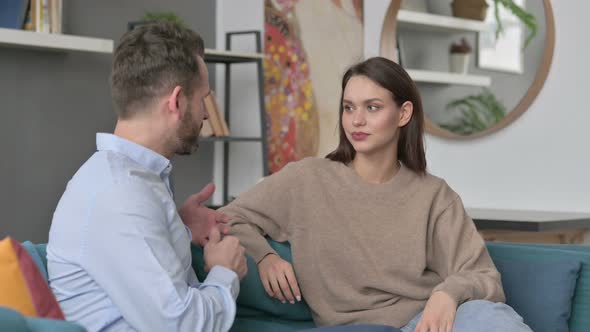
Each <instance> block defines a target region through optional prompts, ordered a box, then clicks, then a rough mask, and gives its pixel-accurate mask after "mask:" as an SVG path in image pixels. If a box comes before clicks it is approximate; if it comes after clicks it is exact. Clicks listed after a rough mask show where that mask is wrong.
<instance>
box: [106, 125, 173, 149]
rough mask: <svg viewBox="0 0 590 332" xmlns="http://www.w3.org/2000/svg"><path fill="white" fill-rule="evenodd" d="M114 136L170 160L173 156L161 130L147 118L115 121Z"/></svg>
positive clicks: (166, 138)
mask: <svg viewBox="0 0 590 332" xmlns="http://www.w3.org/2000/svg"><path fill="white" fill-rule="evenodd" d="M114 134H115V135H117V136H119V137H121V138H124V139H126V140H129V141H131V142H133V143H136V144H139V145H141V146H144V147H146V148H148V149H150V150H152V151H154V152H156V153H159V154H161V155H162V156H164V157H166V158H168V159H171V158H172V156H173V155H174V153H173V152H171V151H170V149H168V148H167V144H166V143H167V142H168V140H169V138H168V137H166V135H164V134H163V133H162V130H161V129H160V128H158V127H157V126H154V125H153V121H151V119H149V118H134V119H132V120H122V119H119V120H117V125H116V126H115V131H114Z"/></svg>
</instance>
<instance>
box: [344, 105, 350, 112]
mask: <svg viewBox="0 0 590 332" xmlns="http://www.w3.org/2000/svg"><path fill="white" fill-rule="evenodd" d="M342 109H343V110H344V111H345V112H350V111H352V106H350V105H344V106H342Z"/></svg>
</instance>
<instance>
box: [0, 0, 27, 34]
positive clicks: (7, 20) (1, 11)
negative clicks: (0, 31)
mask: <svg viewBox="0 0 590 332" xmlns="http://www.w3.org/2000/svg"><path fill="white" fill-rule="evenodd" d="M28 5H29V1H28V0H2V1H0V28H7V29H22V28H23V27H24V24H25V19H26V17H27V9H28Z"/></svg>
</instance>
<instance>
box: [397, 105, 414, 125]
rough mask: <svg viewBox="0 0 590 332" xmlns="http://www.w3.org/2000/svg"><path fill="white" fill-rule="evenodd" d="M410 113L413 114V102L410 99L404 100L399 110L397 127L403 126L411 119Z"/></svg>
mask: <svg viewBox="0 0 590 332" xmlns="http://www.w3.org/2000/svg"><path fill="white" fill-rule="evenodd" d="M412 114H414V104H412V102H411V101H406V102H404V103H403V104H402V107H401V108H400V112H399V122H398V124H397V125H398V127H400V128H401V127H403V126H405V125H407V124H408V122H410V120H411V119H412Z"/></svg>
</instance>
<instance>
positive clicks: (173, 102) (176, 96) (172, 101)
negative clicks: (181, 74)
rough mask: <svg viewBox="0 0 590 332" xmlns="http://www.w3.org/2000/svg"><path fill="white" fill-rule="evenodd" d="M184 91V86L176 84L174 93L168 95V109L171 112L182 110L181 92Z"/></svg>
mask: <svg viewBox="0 0 590 332" xmlns="http://www.w3.org/2000/svg"><path fill="white" fill-rule="evenodd" d="M181 92H182V87H180V86H178V85H177V86H176V87H174V90H172V93H171V94H170V95H168V101H167V104H168V105H167V106H168V110H169V111H171V112H179V111H180V93H181Z"/></svg>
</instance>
